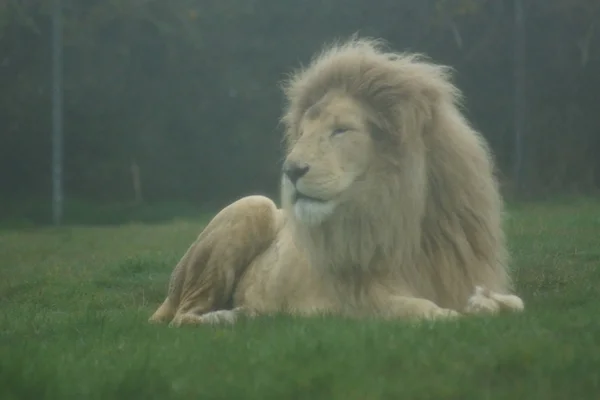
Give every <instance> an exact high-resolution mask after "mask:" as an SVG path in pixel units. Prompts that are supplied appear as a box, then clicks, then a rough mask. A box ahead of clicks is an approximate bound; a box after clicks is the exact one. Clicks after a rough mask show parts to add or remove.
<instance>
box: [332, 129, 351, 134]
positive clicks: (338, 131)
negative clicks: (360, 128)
mask: <svg viewBox="0 0 600 400" xmlns="http://www.w3.org/2000/svg"><path fill="white" fill-rule="evenodd" d="M349 130H350V129H348V128H336V129H334V130H333V132H331V136H337V135H341V134H342V133H346V132H348V131H349Z"/></svg>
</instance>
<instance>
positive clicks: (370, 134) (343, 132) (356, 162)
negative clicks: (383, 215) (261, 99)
mask: <svg viewBox="0 0 600 400" xmlns="http://www.w3.org/2000/svg"><path fill="white" fill-rule="evenodd" d="M446 75H447V68H446V67H443V66H438V65H433V64H429V63H426V62H423V61H421V59H420V57H419V56H417V55H402V54H393V53H385V52H383V51H381V44H380V43H379V42H377V41H374V40H368V39H360V40H358V39H352V40H350V41H349V42H347V43H345V44H343V45H337V46H335V45H334V46H331V47H330V48H328V49H326V50H325V51H323V52H322V53H321V54H319V56H318V57H317V58H316V59H314V60H313V62H312V63H311V65H309V67H308V68H307V69H305V70H303V71H299V72H297V73H296V74H295V75H294V76H292V78H291V79H290V80H289V81H288V82H287V83H286V85H285V92H286V95H287V98H288V108H287V110H286V113H285V115H284V117H283V122H284V124H285V126H286V140H287V149H288V153H287V157H286V160H285V163H284V167H283V172H284V174H283V184H282V195H283V202H284V207H285V208H286V209H287V210H288V212H289V214H290V216H292V218H295V219H296V220H297V221H298V222H299V223H302V224H306V225H318V224H320V223H322V222H324V221H326V220H327V219H328V218H330V217H332V216H334V215H335V213H336V210H338V208H339V207H340V206H346V208H348V207H349V206H353V207H352V208H355V207H357V206H360V203H362V202H366V203H367V204H368V206H370V207H372V206H374V205H375V204H377V203H379V200H381V201H383V200H385V199H386V198H389V192H388V190H390V189H393V187H394V185H397V184H399V183H400V184H401V185H402V186H403V187H402V188H398V189H399V190H401V191H402V193H403V198H405V199H406V200H407V201H412V202H413V203H416V204H414V205H415V206H417V207H419V203H420V205H421V206H422V201H423V200H424V199H423V198H422V195H423V194H424V192H423V191H424V190H425V188H424V187H418V186H421V185H423V184H424V181H425V176H424V174H425V173H426V171H425V169H424V165H425V154H426V153H425V145H424V140H423V135H424V134H425V133H426V131H427V129H428V128H429V124H431V123H432V119H433V117H434V112H435V108H436V107H437V106H438V104H442V103H443V102H444V101H445V102H449V103H452V102H454V101H455V99H457V97H458V96H457V94H458V91H457V90H455V88H454V87H453V86H452V85H450V84H448V83H447V81H446ZM407 173H409V175H408V176H405V175H406V174H407ZM390 185H391V186H390ZM407 185H408V186H407ZM413 185H417V187H412V186H413ZM382 190H383V191H385V193H381V191H382ZM419 193H420V194H421V195H419ZM411 196H416V197H417V198H413V199H410V197H411ZM378 199H379V200H378ZM382 205H383V204H382ZM365 206H366V204H363V205H362V207H365Z"/></svg>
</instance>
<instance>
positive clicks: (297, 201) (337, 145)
mask: <svg viewBox="0 0 600 400" xmlns="http://www.w3.org/2000/svg"><path fill="white" fill-rule="evenodd" d="M375 118H376V116H375V115H370V114H369V112H368V110H367V109H366V108H365V107H364V106H362V105H361V104H360V103H359V102H358V101H357V100H356V99H354V98H353V97H351V96H348V94H347V93H344V92H343V91H339V90H332V91H330V92H328V93H327V94H325V95H324V96H323V97H322V98H321V99H320V100H319V101H317V102H316V103H315V104H313V105H312V106H311V107H310V108H309V109H307V110H306V111H305V112H304V114H303V116H302V118H301V119H300V121H299V123H298V132H297V137H295V138H294V139H293V141H294V143H293V145H292V146H291V149H290V152H289V154H288V156H287V158H286V161H285V163H284V167H283V172H284V175H285V179H284V181H283V191H284V196H285V199H286V203H287V204H288V205H289V206H290V207H291V208H292V209H293V215H294V216H295V218H297V219H298V220H299V221H301V222H302V223H305V224H309V225H315V224H319V223H321V222H323V221H324V220H325V219H327V218H328V217H329V216H330V215H331V214H332V213H334V212H335V210H336V207H337V206H338V205H339V204H343V203H345V202H348V201H352V200H353V199H354V198H355V197H356V194H355V193H356V192H357V191H358V190H361V187H362V186H364V182H365V175H366V174H367V173H368V171H369V170H370V169H373V168H374V167H375V164H376V161H377V157H376V156H375V152H376V148H375V147H376V146H375V143H374V140H373V138H372V136H371V132H372V128H371V127H370V124H371V122H370V121H372V120H374V119H375Z"/></svg>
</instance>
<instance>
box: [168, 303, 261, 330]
mask: <svg viewBox="0 0 600 400" xmlns="http://www.w3.org/2000/svg"><path fill="white" fill-rule="evenodd" d="M256 316H257V313H256V312H255V311H253V310H251V309H249V308H246V307H236V308H234V309H233V310H217V311H211V312H208V313H205V314H200V315H199V314H194V313H189V312H188V313H183V314H179V315H176V316H175V318H173V320H172V321H171V323H170V324H169V326H171V327H180V326H182V325H219V324H234V323H235V322H237V321H238V320H239V318H240V317H247V318H254V317H256Z"/></svg>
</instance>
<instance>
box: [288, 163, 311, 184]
mask: <svg viewBox="0 0 600 400" xmlns="http://www.w3.org/2000/svg"><path fill="white" fill-rule="evenodd" d="M309 169H310V166H309V165H308V164H306V163H298V162H293V161H290V162H286V163H285V164H284V166H283V173H284V174H285V175H286V176H287V177H288V178H289V179H290V181H292V183H293V184H294V185H295V184H296V182H298V179H300V178H302V177H303V176H304V175H306V173H307V172H308V170H309Z"/></svg>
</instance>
